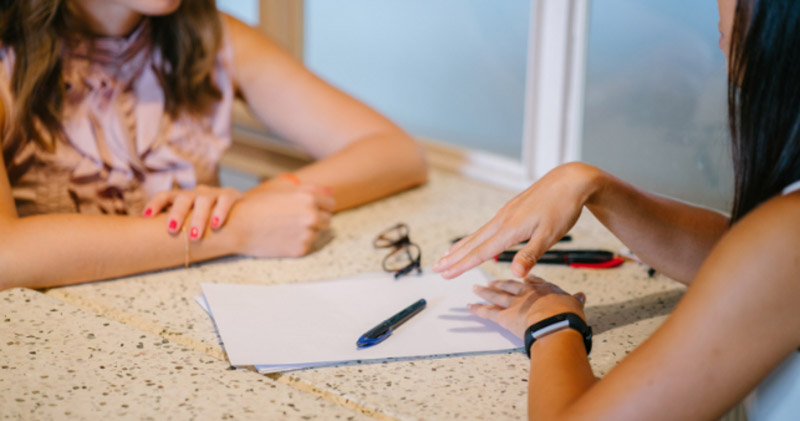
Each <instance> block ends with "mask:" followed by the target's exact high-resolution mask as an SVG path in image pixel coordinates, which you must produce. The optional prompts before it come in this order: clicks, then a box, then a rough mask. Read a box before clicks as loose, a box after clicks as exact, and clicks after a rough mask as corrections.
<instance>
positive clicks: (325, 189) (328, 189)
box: [322, 187, 333, 196]
mask: <svg viewBox="0 0 800 421" xmlns="http://www.w3.org/2000/svg"><path fill="white" fill-rule="evenodd" d="M322 194H326V195H328V196H333V188H331V187H323V188H322Z"/></svg>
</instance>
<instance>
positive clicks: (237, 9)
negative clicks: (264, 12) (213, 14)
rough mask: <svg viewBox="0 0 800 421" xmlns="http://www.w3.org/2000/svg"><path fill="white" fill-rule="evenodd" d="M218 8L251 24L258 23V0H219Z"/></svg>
mask: <svg viewBox="0 0 800 421" xmlns="http://www.w3.org/2000/svg"><path fill="white" fill-rule="evenodd" d="M217 9H219V10H221V11H223V12H225V13H227V14H229V15H231V16H233V17H235V18H236V19H239V20H240V21H242V22H244V23H246V24H248V25H250V26H256V25H258V0H217Z"/></svg>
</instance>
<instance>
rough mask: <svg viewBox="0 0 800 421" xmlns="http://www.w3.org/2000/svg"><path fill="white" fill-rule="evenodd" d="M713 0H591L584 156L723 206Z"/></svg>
mask: <svg viewBox="0 0 800 421" xmlns="http://www.w3.org/2000/svg"><path fill="white" fill-rule="evenodd" d="M718 21H719V18H718V14H717V6H716V2H714V1H712V0H703V1H698V0H669V1H663V0H594V1H593V2H592V9H591V15H590V33H589V51H588V60H587V63H588V65H587V74H586V106H585V120H584V136H583V151H582V154H583V160H585V161H587V162H590V163H592V164H595V165H598V166H599V167H601V168H604V169H606V170H608V171H610V172H612V173H614V174H616V175H619V176H620V177H622V178H625V179H627V180H629V181H631V182H633V183H634V184H636V185H638V186H641V187H644V188H647V189H650V190H655V191H657V192H659V193H662V194H666V195H669V196H673V197H677V198H680V199H684V200H687V201H691V202H695V203H700V204H704V205H709V206H713V207H716V208H719V209H727V208H728V206H729V203H730V199H731V194H732V193H731V191H732V185H733V184H732V171H731V164H730V153H729V146H728V136H727V129H726V124H727V123H726V102H725V101H726V64H725V57H724V55H723V53H722V51H720V50H719V47H718V39H719V31H718V29H717V24H718Z"/></svg>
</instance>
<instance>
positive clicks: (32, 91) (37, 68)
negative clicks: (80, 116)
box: [0, 0, 222, 150]
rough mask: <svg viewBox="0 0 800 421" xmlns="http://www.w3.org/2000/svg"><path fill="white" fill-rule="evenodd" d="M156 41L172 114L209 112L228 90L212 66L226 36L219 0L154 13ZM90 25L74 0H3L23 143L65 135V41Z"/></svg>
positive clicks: (0, 22)
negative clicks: (215, 79)
mask: <svg viewBox="0 0 800 421" xmlns="http://www.w3.org/2000/svg"><path fill="white" fill-rule="evenodd" d="M150 20H151V22H150V24H151V28H152V31H151V35H152V42H153V45H154V46H155V47H156V48H158V49H159V50H160V52H161V55H162V57H163V58H164V60H163V65H162V66H161V68H159V69H156V72H157V73H158V76H159V79H160V80H161V83H162V85H163V89H164V97H165V98H166V103H165V104H164V105H165V109H166V111H167V112H168V113H169V114H170V115H173V116H174V115H176V114H178V113H179V112H181V111H187V112H189V113H194V114H197V113H202V112H204V111H206V110H207V109H208V107H210V106H211V104H212V103H213V102H215V101H216V100H219V98H221V93H220V91H219V89H218V88H217V87H216V86H215V85H214V84H213V82H212V79H211V72H212V70H213V67H214V61H215V60H216V55H217V51H218V50H219V47H220V44H221V42H222V39H221V38H222V24H221V22H220V17H219V14H218V13H217V10H216V6H215V3H214V0H183V2H182V3H181V6H180V8H179V9H178V10H177V11H176V12H174V13H171V14H169V15H166V16H158V17H151V18H150ZM76 33H84V34H86V33H87V30H86V28H85V25H83V24H81V22H80V21H79V19H77V17H76V13H75V11H74V10H73V6H71V5H70V3H69V1H67V0H0V40H2V42H3V44H4V45H5V46H9V47H11V48H13V50H14V53H15V54H16V62H15V64H14V74H13V76H12V81H11V92H12V95H14V107H13V110H9V109H8V108H7V109H6V114H7V117H10V118H6V124H10V128H11V133H12V137H13V138H14V140H16V142H15V143H21V142H27V141H29V140H32V141H35V142H37V143H39V144H40V145H41V146H42V147H44V148H46V149H48V150H52V148H53V147H54V143H53V142H52V139H54V138H57V137H59V136H61V130H62V129H61V108H62V104H63V98H64V81H63V79H62V74H61V70H62V68H61V66H62V63H61V54H62V48H63V47H64V42H65V40H66V39H68V38H69V37H71V36H75V34H76Z"/></svg>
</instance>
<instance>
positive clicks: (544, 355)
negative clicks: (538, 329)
mask: <svg viewBox="0 0 800 421" xmlns="http://www.w3.org/2000/svg"><path fill="white" fill-rule="evenodd" d="M595 382H596V379H595V377H594V374H593V373H592V368H591V366H590V365H589V360H588V358H587V357H586V348H585V347H584V344H583V338H581V335H580V333H578V332H576V331H574V330H563V331H560V332H556V333H554V334H551V335H548V336H545V337H544V338H541V339H539V340H537V341H536V342H535V343H534V344H533V346H532V347H531V364H530V378H529V381H528V417H529V419H531V420H536V421H544V420H563V419H564V414H565V413H567V412H568V411H569V410H570V406H571V405H572V403H574V402H575V401H576V400H577V399H578V398H579V397H580V396H581V395H583V394H584V393H585V392H586V391H587V390H589V388H590V387H591V386H592V385H593V384H594V383H595Z"/></svg>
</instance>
